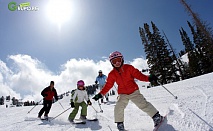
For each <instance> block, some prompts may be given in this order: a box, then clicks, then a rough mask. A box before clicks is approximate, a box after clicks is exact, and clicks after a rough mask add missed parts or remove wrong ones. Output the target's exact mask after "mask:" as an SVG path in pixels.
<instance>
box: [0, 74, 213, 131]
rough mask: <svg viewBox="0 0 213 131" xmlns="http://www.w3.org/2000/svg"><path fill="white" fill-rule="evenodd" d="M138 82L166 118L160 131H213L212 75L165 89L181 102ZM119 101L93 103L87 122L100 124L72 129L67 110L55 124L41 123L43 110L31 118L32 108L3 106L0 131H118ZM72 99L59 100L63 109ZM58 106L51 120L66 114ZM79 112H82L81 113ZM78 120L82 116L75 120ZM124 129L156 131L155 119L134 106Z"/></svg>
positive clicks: (54, 106) (51, 113)
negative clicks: (95, 118) (90, 120)
mask: <svg viewBox="0 0 213 131" xmlns="http://www.w3.org/2000/svg"><path fill="white" fill-rule="evenodd" d="M142 84H143V83H142V82H139V85H140V91H141V93H142V94H143V95H144V96H145V98H146V99H147V100H148V101H149V102H151V103H152V104H153V105H154V106H155V107H156V108H157V109H158V110H159V112H160V114H162V115H165V114H168V115H167V120H166V121H165V124H163V125H162V127H161V128H160V129H159V131H213V73H210V74H206V75H203V76H199V77H196V78H192V79H188V80H184V81H180V82H175V83H171V84H167V85H164V86H165V87H166V88H167V89H169V90H170V91H171V92H172V93H173V94H174V95H175V96H178V99H174V97H173V96H172V95H171V94H169V93H168V92H167V91H166V90H165V89H164V88H162V87H161V86H157V87H153V88H149V89H146V88H144V87H142ZM116 97H117V95H115V96H110V103H109V104H102V105H101V108H102V109H103V113H101V112H99V111H100V107H99V105H98V103H97V102H95V101H93V100H92V103H93V107H94V109H95V110H97V111H98V112H99V113H97V114H96V112H95V110H94V109H93V108H92V107H91V106H89V107H88V118H94V117H97V118H98V119H99V121H96V122H87V124H85V125H72V124H70V123H69V122H68V121H67V118H68V116H69V113H70V112H71V111H72V109H70V110H68V111H67V112H65V113H64V114H62V115H61V116H59V117H57V118H56V119H54V120H53V121H52V122H47V121H41V120H38V119H37V118H36V117H37V114H38V112H39V110H40V109H41V108H42V106H41V105H38V106H36V107H35V108H34V109H33V110H32V111H31V112H30V113H29V114H27V112H28V111H29V110H30V109H31V108H32V107H11V108H5V105H3V106H0V112H1V113H0V118H1V119H0V130H1V131H91V130H92V131H93V130H100V131H116V130H117V129H116V124H115V123H114V106H115V104H116ZM69 99H70V96H65V97H64V98H63V99H61V100H60V103H61V104H62V106H63V108H64V109H67V108H69V107H70V105H69ZM63 108H62V107H61V105H60V104H59V103H57V102H56V103H54V104H53V105H52V109H51V111H50V113H49V116H51V117H55V116H57V115H58V114H60V113H61V112H63V111H64V109H63ZM79 112H80V111H79ZM76 118H79V114H78V115H77V116H76ZM124 124H125V128H126V129H127V130H128V131H151V130H152V129H153V121H152V119H151V118H150V117H149V116H148V115H147V114H146V113H144V112H143V111H141V110H139V109H138V108H137V107H136V106H135V105H134V104H133V103H132V102H130V103H129V104H128V106H127V108H126V109H125V122H124Z"/></svg>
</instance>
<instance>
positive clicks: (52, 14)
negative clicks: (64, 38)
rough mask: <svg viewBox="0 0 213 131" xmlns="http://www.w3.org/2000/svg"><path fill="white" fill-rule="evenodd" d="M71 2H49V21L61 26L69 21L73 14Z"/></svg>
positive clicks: (56, 0) (52, 0)
mask: <svg viewBox="0 0 213 131" xmlns="http://www.w3.org/2000/svg"><path fill="white" fill-rule="evenodd" d="M70 1H71V0H49V3H48V5H47V16H48V17H49V19H50V20H51V21H52V22H54V23H56V24H58V25H59V26H61V25H62V24H63V23H64V22H67V21H69V19H70V18H71V14H72V10H71V9H72V5H71V2H70Z"/></svg>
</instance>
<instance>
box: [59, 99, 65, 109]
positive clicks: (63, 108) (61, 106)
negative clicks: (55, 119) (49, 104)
mask: <svg viewBox="0 0 213 131" xmlns="http://www.w3.org/2000/svg"><path fill="white" fill-rule="evenodd" d="M58 103H59V104H60V105H61V107H62V108H63V109H64V107H63V106H62V104H61V102H59V101H58ZM64 110H65V109H64Z"/></svg>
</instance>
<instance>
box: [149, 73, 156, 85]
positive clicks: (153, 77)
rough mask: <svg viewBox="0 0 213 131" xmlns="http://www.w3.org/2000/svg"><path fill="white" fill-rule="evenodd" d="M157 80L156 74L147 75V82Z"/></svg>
mask: <svg viewBox="0 0 213 131" xmlns="http://www.w3.org/2000/svg"><path fill="white" fill-rule="evenodd" d="M157 80H158V78H157V76H156V75H154V74H151V75H150V76H149V82H155V83H157Z"/></svg>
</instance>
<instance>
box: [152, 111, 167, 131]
mask: <svg viewBox="0 0 213 131" xmlns="http://www.w3.org/2000/svg"><path fill="white" fill-rule="evenodd" d="M166 117H167V114H166V115H165V116H164V117H163V119H162V120H161V122H160V123H159V124H158V125H157V126H156V127H155V128H154V129H153V131H158V129H159V128H160V126H161V125H162V123H163V122H164V121H165V119H166Z"/></svg>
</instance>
